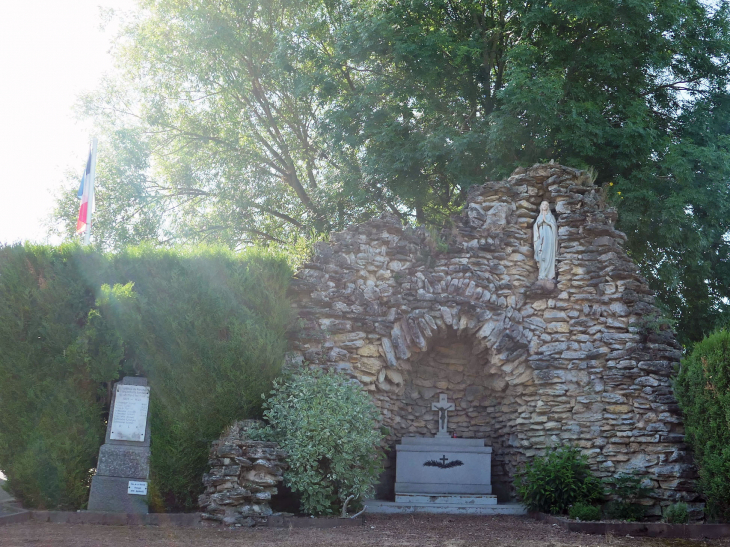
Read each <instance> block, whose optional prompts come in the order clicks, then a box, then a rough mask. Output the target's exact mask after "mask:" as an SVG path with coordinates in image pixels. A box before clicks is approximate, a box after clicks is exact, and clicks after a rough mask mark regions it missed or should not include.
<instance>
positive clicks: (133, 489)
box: [127, 481, 147, 496]
mask: <svg viewBox="0 0 730 547" xmlns="http://www.w3.org/2000/svg"><path fill="white" fill-rule="evenodd" d="M127 494H133V495H135V496H146V495H147V481H129V484H128V485H127Z"/></svg>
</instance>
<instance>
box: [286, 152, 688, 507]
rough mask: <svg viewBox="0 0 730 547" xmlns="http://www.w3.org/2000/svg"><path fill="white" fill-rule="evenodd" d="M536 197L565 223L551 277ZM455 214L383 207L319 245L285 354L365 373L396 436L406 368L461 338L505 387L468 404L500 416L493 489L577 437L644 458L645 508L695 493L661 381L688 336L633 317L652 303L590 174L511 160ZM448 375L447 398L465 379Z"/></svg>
mask: <svg viewBox="0 0 730 547" xmlns="http://www.w3.org/2000/svg"><path fill="white" fill-rule="evenodd" d="M543 200H547V201H548V202H549V203H550V204H551V208H552V209H553V212H554V215H555V217H556V220H557V223H558V255H557V265H556V266H557V283H555V284H551V283H544V282H537V265H536V263H535V261H534V259H533V256H532V255H533V250H532V225H533V223H534V220H535V218H536V217H537V212H538V208H539V204H540V202H541V201H543ZM452 220H453V229H452V230H451V232H450V233H444V234H442V236H441V237H442V239H441V240H439V241H434V239H433V238H432V237H431V236H430V235H429V234H428V233H427V232H425V231H424V230H422V229H412V228H410V227H404V226H402V225H401V223H400V221H399V220H398V219H397V218H396V217H394V216H392V215H383V216H381V217H380V218H379V219H375V220H372V221H370V222H366V223H363V224H360V225H356V226H351V227H349V228H348V229H347V230H346V231H344V232H341V233H336V234H332V236H331V240H330V242H329V243H327V244H320V245H318V248H317V250H316V253H315V256H314V258H313V260H312V261H311V262H310V263H308V264H306V265H305V266H304V267H303V268H302V269H301V270H300V271H299V272H297V274H296V276H295V279H294V283H293V292H294V300H295V305H296V307H297V310H298V313H299V316H300V318H301V319H302V322H303V328H302V329H301V331H300V332H298V333H297V335H296V337H295V339H294V340H293V346H294V348H293V349H294V351H293V352H292V354H291V356H290V357H291V359H293V360H294V361H297V362H300V363H302V362H307V363H309V364H310V366H319V367H326V368H334V369H337V370H340V371H342V372H345V373H346V374H349V375H350V376H352V377H353V378H354V379H356V380H357V381H358V382H360V383H361V384H362V385H363V388H364V389H366V390H367V391H368V392H370V393H371V395H372V397H373V400H374V401H375V403H376V404H377V405H378V407H379V408H380V411H381V414H382V418H383V424H384V425H385V426H386V427H388V428H389V429H390V431H391V433H390V435H389V436H388V439H387V443H388V445H389V446H390V447H392V446H393V445H394V444H395V443H396V442H397V441H398V440H399V439H400V438H401V437H403V436H405V435H409V434H423V433H422V431H421V430H422V429H423V428H422V427H421V426H419V425H413V424H411V425H408V421H409V420H411V421H412V420H413V416H414V415H413V408H414V405H415V406H418V405H419V404H421V403H417V401H415V400H414V397H413V389H412V388H409V381H411V382H412V380H413V378H414V369H416V377H417V376H418V370H417V367H419V366H424V363H426V362H427V361H428V360H429V359H433V358H434V357H433V356H434V352H435V353H436V354H438V352H439V348H444V347H447V348H448V347H455V345H461V346H464V345H466V346H468V347H469V352H470V353H471V354H472V355H473V356H476V357H475V358H477V359H478V360H479V365H480V366H481V367H482V370H481V375H482V376H480V377H479V378H478V381H476V385H477V386H479V385H482V384H484V385H490V386H491V387H490V389H491V390H492V392H493V393H494V394H501V395H500V397H501V398H499V397H497V398H496V399H495V400H497V399H499V401H500V402H499V403H497V404H495V405H492V406H493V407H494V408H491V407H490V406H489V405H487V406H486V408H491V410H489V411H485V412H486V413H487V414H489V413H490V412H491V414H492V415H491V416H489V417H487V418H479V419H477V418H478V416H472V417H471V418H470V419H472V421H474V422H478V421H484V420H486V421H487V422H489V423H495V424H496V423H499V428H500V431H503V432H502V433H500V436H499V438H498V439H496V438H495V439H496V440H494V439H493V442H499V443H501V444H500V446H501V447H502V452H501V454H500V452H499V451H498V450H495V453H494V459H495V462H493V465H494V467H495V471H497V470H498V468H499V466H500V465H502V469H503V474H504V477H503V478H504V481H503V484H504V489H505V492H502V494H501V495H502V497H504V496H506V495H508V494H509V493H508V492H506V490H508V485H509V484H510V482H511V478H512V475H513V473H514V469H515V468H516V467H517V466H518V465H519V464H520V462H521V461H522V460H524V459H525V458H527V457H530V456H532V455H534V454H536V453H538V452H540V451H542V450H544V449H545V448H546V447H547V446H550V445H552V444H560V443H566V442H571V443H573V444H575V445H577V446H579V447H580V448H581V449H582V450H583V451H584V452H585V453H586V454H587V455H588V457H589V458H590V462H591V465H592V466H593V468H594V470H595V472H596V473H597V474H598V475H599V476H609V475H613V474H615V473H616V472H618V471H628V470H631V469H637V470H638V471H640V472H642V473H645V474H646V476H647V477H648V478H649V479H650V480H651V481H652V482H653V486H654V487H655V493H654V505H653V506H652V508H651V511H653V512H654V514H658V513H659V511H660V510H661V506H662V505H666V504H668V503H670V502H673V501H676V500H686V501H689V502H696V501H697V496H696V493H695V490H694V483H693V479H694V477H695V471H694V468H693V466H692V465H691V458H690V456H689V455H688V453H687V451H686V447H685V446H684V444H683V428H682V424H681V418H680V415H679V411H678V408H677V405H676V402H675V401H674V398H673V395H672V390H671V382H670V375H671V374H672V370H673V366H674V364H675V363H676V362H678V360H679V358H680V356H681V348H680V346H679V345H678V344H677V342H676V341H675V339H674V337H673V334H672V333H671V332H670V331H662V332H658V333H651V334H648V333H642V331H641V329H638V328H636V326H635V325H637V324H641V322H642V320H643V318H644V317H646V316H650V315H652V314H654V313H656V312H657V310H656V308H655V306H654V300H653V296H652V294H651V291H650V290H649V287H648V285H647V283H646V281H645V280H644V279H643V278H642V277H641V275H640V274H639V272H638V269H637V267H636V265H635V264H634V263H633V262H632V261H631V260H630V259H629V258H628V256H627V255H626V253H625V251H624V250H623V247H622V244H623V242H624V241H625V240H626V236H625V235H624V234H623V233H621V232H619V231H617V230H616V229H615V228H614V226H613V224H614V222H615V220H616V212H615V211H614V210H613V209H611V208H609V207H607V206H606V205H605V204H604V203H603V201H602V199H601V197H600V192H599V189H598V188H596V187H594V186H593V185H592V183H591V181H590V177H589V176H588V174H587V173H585V172H583V171H578V170H575V169H571V168H568V167H564V166H560V165H555V164H547V165H535V166H533V167H531V168H529V169H518V170H517V171H515V172H514V173H513V174H512V176H510V177H509V178H508V179H507V180H504V181H500V182H488V183H486V184H484V185H482V186H477V187H473V188H472V189H470V191H469V194H468V198H467V203H466V205H465V207H464V209H463V211H462V213H461V214H460V215H458V216H455V217H454V218H453V219H452ZM444 344H446V345H444ZM429 356H430V357H429ZM456 383H457V384H459V382H456ZM441 385H442V386H445V387H443V389H442V388H439V389H440V390H441V391H442V392H444V393H446V394H447V395H448V396H449V398H452V399H453V398H454V397H453V394H454V393H456V392H457V391H459V390H458V389H456V386H455V385H451V384H450V383H449V382H448V381H447V382H446V383H444V384H441ZM409 389H410V391H409ZM450 392H451V393H450ZM426 393H430V392H426ZM464 396H465V395H464ZM457 398H458V397H457ZM421 406H423V405H422V404H421ZM477 406H479V405H477ZM434 426H435V419H434ZM426 430H428V428H426ZM488 433H489V432H488V431H482V430H480V429H479V427H475V428H471V425H469V428H462V430H461V431H457V434H462V435H463V436H478V435H479V436H486V435H487V434H488ZM485 438H486V437H485ZM499 458H503V461H502V462H500V461H499ZM386 475H387V474H386ZM495 478H497V477H495ZM388 480H390V479H389V478H388V477H387V476H386V480H385V484H386V486H387V484H388ZM497 482H498V481H495V484H496V483H497ZM385 491H386V492H387V488H386V489H385Z"/></svg>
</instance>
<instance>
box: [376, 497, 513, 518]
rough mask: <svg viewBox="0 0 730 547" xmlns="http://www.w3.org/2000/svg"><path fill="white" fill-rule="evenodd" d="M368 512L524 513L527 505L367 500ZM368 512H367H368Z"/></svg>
mask: <svg viewBox="0 0 730 547" xmlns="http://www.w3.org/2000/svg"><path fill="white" fill-rule="evenodd" d="M365 505H367V506H368V508H367V513H371V514H376V515H378V514H380V515H382V514H388V515H398V514H411V513H437V514H443V515H524V514H526V513H527V511H526V510H525V506H524V505H521V504H519V503H502V504H498V505H457V504H455V503H403V502H397V501H382V500H367V501H366V502H365ZM367 513H366V514H367Z"/></svg>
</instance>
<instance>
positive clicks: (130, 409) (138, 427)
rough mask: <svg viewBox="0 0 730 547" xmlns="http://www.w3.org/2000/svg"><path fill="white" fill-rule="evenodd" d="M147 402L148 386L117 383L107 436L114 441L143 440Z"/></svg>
mask: <svg viewBox="0 0 730 547" xmlns="http://www.w3.org/2000/svg"><path fill="white" fill-rule="evenodd" d="M149 404H150V388H149V387H147V386H133V385H124V384H121V383H120V384H117V393H116V400H115V401H114V412H113V414H112V428H111V429H112V430H111V433H110V435H109V438H110V439H112V440H116V441H138V442H143V441H144V435H145V428H146V426H147V408H148V407H149Z"/></svg>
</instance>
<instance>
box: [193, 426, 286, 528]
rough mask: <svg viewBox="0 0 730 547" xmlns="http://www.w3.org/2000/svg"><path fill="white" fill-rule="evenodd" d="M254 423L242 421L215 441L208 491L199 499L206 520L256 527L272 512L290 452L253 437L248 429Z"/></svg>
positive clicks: (208, 476)
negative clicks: (273, 499)
mask: <svg viewBox="0 0 730 547" xmlns="http://www.w3.org/2000/svg"><path fill="white" fill-rule="evenodd" d="M253 423H255V422H253V421H251V420H247V421H244V422H238V423H237V424H234V425H233V426H232V427H231V428H230V429H229V430H228V431H227V432H226V433H225V434H224V435H223V436H222V437H221V438H220V440H218V441H215V442H214V443H213V446H212V447H211V449H210V459H209V464H210V466H211V469H210V473H206V474H205V475H203V484H205V493H204V494H202V495H201V496H200V498H199V499H198V505H199V506H200V509H201V511H202V512H203V514H202V518H203V519H205V520H210V521H217V522H220V523H222V524H225V525H228V526H235V525H240V526H254V525H255V524H258V523H260V522H265V521H266V519H267V517H269V516H270V515H271V514H272V511H271V508H270V507H269V500H271V496H273V495H274V494H276V493H277V488H276V485H277V484H279V482H281V480H282V474H283V472H284V470H285V469H286V467H287V465H286V463H285V462H284V459H285V457H286V453H285V452H284V451H283V450H280V449H279V445H278V444H276V443H268V442H262V441H252V440H249V439H248V438H247V436H246V430H247V429H248V428H249V427H250V426H251V425H252V424H253Z"/></svg>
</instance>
